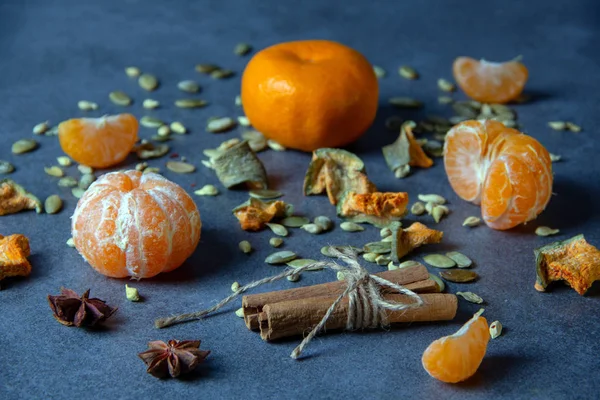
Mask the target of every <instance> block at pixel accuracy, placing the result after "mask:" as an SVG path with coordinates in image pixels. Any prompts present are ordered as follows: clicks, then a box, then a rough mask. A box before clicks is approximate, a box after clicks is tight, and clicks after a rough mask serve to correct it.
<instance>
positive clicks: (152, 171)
mask: <svg viewBox="0 0 600 400" xmlns="http://www.w3.org/2000/svg"><path fill="white" fill-rule="evenodd" d="M159 173H160V168H157V167H148V168H146V169H145V170H144V175H146V174H159Z"/></svg>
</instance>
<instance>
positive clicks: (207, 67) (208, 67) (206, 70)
mask: <svg viewBox="0 0 600 400" xmlns="http://www.w3.org/2000/svg"><path fill="white" fill-rule="evenodd" d="M195 69H196V72H200V73H201V74H210V73H211V72H213V71H216V70H218V69H219V67H218V66H217V65H215V64H198V65H196V67H195Z"/></svg>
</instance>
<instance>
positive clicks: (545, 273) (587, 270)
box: [534, 235, 600, 296]
mask: <svg viewBox="0 0 600 400" xmlns="http://www.w3.org/2000/svg"><path fill="white" fill-rule="evenodd" d="M534 253H535V262H536V266H537V269H536V272H537V279H536V283H535V289H536V290H538V291H540V292H543V291H545V290H546V287H547V286H548V285H549V284H550V283H551V282H553V281H560V280H564V281H566V282H567V283H568V284H569V285H570V286H571V287H572V288H573V289H575V291H576V292H577V293H579V294H580V295H582V296H583V295H584V294H585V292H586V291H587V290H588V289H589V288H590V287H591V286H592V284H593V283H594V282H595V281H597V280H599V279H600V250H598V249H597V248H596V247H594V246H592V245H591V244H589V243H588V242H586V240H585V238H584V236H583V235H577V236H575V237H572V238H571V239H567V240H564V241H562V242H554V243H550V244H548V245H546V246H543V247H540V248H538V249H536V250H535V251H534Z"/></svg>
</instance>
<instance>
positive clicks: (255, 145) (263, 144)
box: [248, 138, 268, 153]
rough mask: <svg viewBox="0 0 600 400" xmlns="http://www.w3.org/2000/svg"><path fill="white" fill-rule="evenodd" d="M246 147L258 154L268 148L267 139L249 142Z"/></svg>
mask: <svg viewBox="0 0 600 400" xmlns="http://www.w3.org/2000/svg"><path fill="white" fill-rule="evenodd" d="M248 146H250V148H251V149H252V151H253V152H255V153H258V152H260V151H263V150H265V149H266V148H267V147H268V144H267V139H264V138H263V139H257V140H249V141H248Z"/></svg>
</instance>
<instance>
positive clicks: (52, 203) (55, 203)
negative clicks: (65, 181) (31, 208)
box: [44, 194, 63, 214]
mask: <svg viewBox="0 0 600 400" xmlns="http://www.w3.org/2000/svg"><path fill="white" fill-rule="evenodd" d="M62 206H63V201H62V200H61V198H60V197H58V196H57V195H55V194H53V195H52V196H48V198H47V199H46V201H45V202H44V210H46V213H47V214H56V213H57V212H59V211H60V210H61V209H62Z"/></svg>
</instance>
